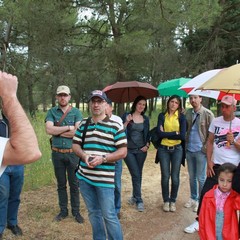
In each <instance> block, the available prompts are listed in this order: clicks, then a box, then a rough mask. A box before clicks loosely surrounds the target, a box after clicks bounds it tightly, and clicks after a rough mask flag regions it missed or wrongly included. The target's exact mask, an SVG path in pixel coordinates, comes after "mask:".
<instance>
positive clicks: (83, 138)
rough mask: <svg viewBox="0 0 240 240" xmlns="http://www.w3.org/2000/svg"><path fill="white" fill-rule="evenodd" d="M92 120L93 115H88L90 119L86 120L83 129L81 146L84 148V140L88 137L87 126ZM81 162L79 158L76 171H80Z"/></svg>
mask: <svg viewBox="0 0 240 240" xmlns="http://www.w3.org/2000/svg"><path fill="white" fill-rule="evenodd" d="M90 122H91V117H88V119H87V120H86V123H85V126H84V129H83V134H82V143H81V148H82V149H83V145H84V142H85V137H86V133H87V128H88V125H89V123H90ZM80 162H81V159H80V158H79V162H78V165H77V167H76V169H75V173H76V172H77V171H78V169H79V167H80Z"/></svg>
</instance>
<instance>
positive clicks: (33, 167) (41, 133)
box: [24, 112, 55, 190]
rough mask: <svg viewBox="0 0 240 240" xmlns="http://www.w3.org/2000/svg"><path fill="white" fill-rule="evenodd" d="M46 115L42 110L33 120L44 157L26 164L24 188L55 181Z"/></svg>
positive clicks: (36, 186)
mask: <svg viewBox="0 0 240 240" xmlns="http://www.w3.org/2000/svg"><path fill="white" fill-rule="evenodd" d="M45 116H46V113H44V112H40V113H38V114H37V116H36V119H34V120H32V125H33V127H34V129H35V132H36V135H37V138H38V143H39V147H40V150H41V152H42V158H41V159H40V160H39V161H37V162H35V163H32V164H28V165H26V166H25V180H24V190H30V189H37V188H40V187H42V186H47V185H50V184H52V183H54V181H55V176H54V171H53V166H52V161H51V149H50V144H49V138H50V136H49V135H47V134H46V131H45V122H44V119H45Z"/></svg>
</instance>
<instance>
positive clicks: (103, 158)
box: [102, 155, 107, 163]
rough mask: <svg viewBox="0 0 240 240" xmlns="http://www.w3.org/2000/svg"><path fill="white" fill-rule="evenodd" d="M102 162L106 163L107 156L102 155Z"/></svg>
mask: <svg viewBox="0 0 240 240" xmlns="http://www.w3.org/2000/svg"><path fill="white" fill-rule="evenodd" d="M102 162H103V163H107V157H106V155H102Z"/></svg>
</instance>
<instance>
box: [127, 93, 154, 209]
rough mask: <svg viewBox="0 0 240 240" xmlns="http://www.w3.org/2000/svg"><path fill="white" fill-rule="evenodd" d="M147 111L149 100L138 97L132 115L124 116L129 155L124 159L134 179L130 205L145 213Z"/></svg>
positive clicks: (147, 141) (147, 138)
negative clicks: (144, 183)
mask: <svg viewBox="0 0 240 240" xmlns="http://www.w3.org/2000/svg"><path fill="white" fill-rule="evenodd" d="M146 110H147V100H146V98H144V97H143V96H138V97H137V98H136V99H135V100H134V102H133V105H132V108H131V111H130V113H125V114H124V115H123V124H124V127H125V129H126V135H127V141H128V153H127V157H126V158H125V159H124V161H125V163H126V165H127V167H128V169H129V172H130V174H131V177H132V186H133V192H132V197H131V198H130V199H129V201H128V203H129V204H131V205H135V204H136V207H137V210H138V211H139V212H142V211H144V204H143V200H142V193H141V185H142V170H143V165H144V162H145V160H146V157H147V151H148V148H149V118H148V117H147V116H145V115H144V113H145V112H146Z"/></svg>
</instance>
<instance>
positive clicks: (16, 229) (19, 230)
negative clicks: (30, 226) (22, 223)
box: [7, 225, 23, 236]
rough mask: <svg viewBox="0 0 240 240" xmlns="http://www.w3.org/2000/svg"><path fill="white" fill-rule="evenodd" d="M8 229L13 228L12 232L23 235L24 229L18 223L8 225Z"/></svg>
mask: <svg viewBox="0 0 240 240" xmlns="http://www.w3.org/2000/svg"><path fill="white" fill-rule="evenodd" d="M7 228H8V229H10V230H11V232H12V233H13V234H14V235H15V236H22V235H23V233H22V229H21V228H20V227H19V226H18V225H14V226H10V225H8V226H7Z"/></svg>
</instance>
